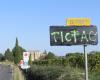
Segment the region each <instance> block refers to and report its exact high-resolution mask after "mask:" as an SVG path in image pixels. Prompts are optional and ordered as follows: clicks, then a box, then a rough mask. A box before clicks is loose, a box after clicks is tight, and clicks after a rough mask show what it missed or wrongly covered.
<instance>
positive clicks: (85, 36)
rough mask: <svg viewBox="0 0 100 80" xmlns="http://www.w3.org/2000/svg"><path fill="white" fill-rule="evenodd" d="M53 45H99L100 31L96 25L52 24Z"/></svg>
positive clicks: (51, 37) (51, 42)
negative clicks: (99, 31) (99, 34)
mask: <svg viewBox="0 0 100 80" xmlns="http://www.w3.org/2000/svg"><path fill="white" fill-rule="evenodd" d="M50 44H51V46H57V45H58V46H59V45H66V46H70V45H84V44H88V45H97V44H98V33H97V28H96V26H90V27H86V26H83V27H77V26H75V27H68V26H51V27H50Z"/></svg>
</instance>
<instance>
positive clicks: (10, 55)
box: [5, 49, 14, 61]
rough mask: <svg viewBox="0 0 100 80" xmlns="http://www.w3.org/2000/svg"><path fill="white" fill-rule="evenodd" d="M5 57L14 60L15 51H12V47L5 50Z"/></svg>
mask: <svg viewBox="0 0 100 80" xmlns="http://www.w3.org/2000/svg"><path fill="white" fill-rule="evenodd" d="M5 59H6V60H8V61H13V60H14V56H13V53H12V52H11V51H10V49H7V50H6V51H5Z"/></svg>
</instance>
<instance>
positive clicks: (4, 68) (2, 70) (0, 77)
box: [0, 64, 13, 80]
mask: <svg viewBox="0 0 100 80" xmlns="http://www.w3.org/2000/svg"><path fill="white" fill-rule="evenodd" d="M0 80H13V70H12V67H11V65H3V64H0Z"/></svg>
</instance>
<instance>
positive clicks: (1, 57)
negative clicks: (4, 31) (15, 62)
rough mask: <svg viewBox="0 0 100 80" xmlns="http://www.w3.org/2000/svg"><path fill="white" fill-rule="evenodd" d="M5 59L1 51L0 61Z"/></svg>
mask: <svg viewBox="0 0 100 80" xmlns="http://www.w3.org/2000/svg"><path fill="white" fill-rule="evenodd" d="M3 60H5V58H4V55H2V53H0V61H3Z"/></svg>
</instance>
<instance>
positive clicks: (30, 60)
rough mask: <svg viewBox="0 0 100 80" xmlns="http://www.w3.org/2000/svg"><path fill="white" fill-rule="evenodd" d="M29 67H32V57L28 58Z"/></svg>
mask: <svg viewBox="0 0 100 80" xmlns="http://www.w3.org/2000/svg"><path fill="white" fill-rule="evenodd" d="M29 65H32V55H31V54H30V56H29Z"/></svg>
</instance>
